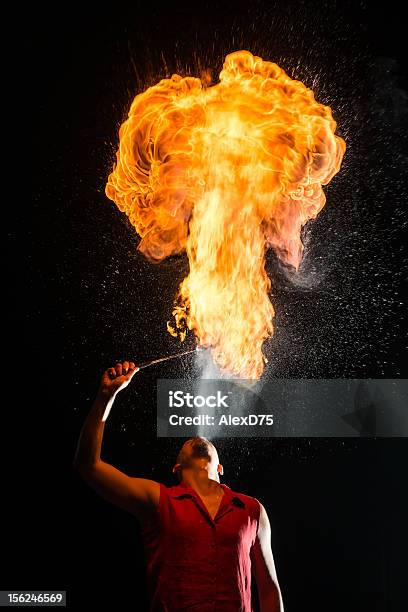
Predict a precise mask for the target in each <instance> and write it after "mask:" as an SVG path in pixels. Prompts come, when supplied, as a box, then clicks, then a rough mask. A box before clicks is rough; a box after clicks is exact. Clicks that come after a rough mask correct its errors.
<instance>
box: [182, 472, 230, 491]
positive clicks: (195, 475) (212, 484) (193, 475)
mask: <svg viewBox="0 0 408 612" xmlns="http://www.w3.org/2000/svg"><path fill="white" fill-rule="evenodd" d="M182 482H184V484H186V485H189V486H190V487H192V488H193V489H194V491H196V492H197V493H198V494H199V495H203V496H207V495H212V494H213V493H215V492H218V491H219V490H220V488H221V485H220V483H219V480H218V478H217V480H215V479H214V478H210V477H209V476H208V473H207V472H206V471H205V470H202V471H201V472H186V473H184V474H183V480H182Z"/></svg>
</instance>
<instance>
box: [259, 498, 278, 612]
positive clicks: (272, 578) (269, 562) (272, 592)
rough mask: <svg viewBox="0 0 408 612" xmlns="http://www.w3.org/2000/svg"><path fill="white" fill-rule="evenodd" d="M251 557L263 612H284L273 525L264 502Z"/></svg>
mask: <svg viewBox="0 0 408 612" xmlns="http://www.w3.org/2000/svg"><path fill="white" fill-rule="evenodd" d="M251 559H252V564H253V568H254V574H255V579H256V583H257V587H258V593H259V603H260V607H261V612H284V610H283V602H282V595H281V592H280V588H279V583H278V578H277V576H276V569H275V562H274V559H273V554H272V548H271V526H270V523H269V518H268V515H267V513H266V510H265V508H264V507H263V505H262V504H261V511H260V516H259V527H258V534H257V537H256V540H255V543H254V545H253V547H252V550H251Z"/></svg>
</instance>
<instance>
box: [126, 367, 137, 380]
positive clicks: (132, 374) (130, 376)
mask: <svg viewBox="0 0 408 612" xmlns="http://www.w3.org/2000/svg"><path fill="white" fill-rule="evenodd" d="M138 371H139V368H134V369H133V370H129V372H128V373H127V374H126V378H127V380H131V378H133V376H134V375H135V374H136V372H138Z"/></svg>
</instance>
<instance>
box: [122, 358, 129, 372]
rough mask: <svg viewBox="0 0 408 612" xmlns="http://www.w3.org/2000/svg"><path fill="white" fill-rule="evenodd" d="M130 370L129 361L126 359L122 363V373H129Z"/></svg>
mask: <svg viewBox="0 0 408 612" xmlns="http://www.w3.org/2000/svg"><path fill="white" fill-rule="evenodd" d="M128 371H129V362H128V361H124V362H123V363H122V374H127V373H128Z"/></svg>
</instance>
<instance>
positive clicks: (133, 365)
mask: <svg viewBox="0 0 408 612" xmlns="http://www.w3.org/2000/svg"><path fill="white" fill-rule="evenodd" d="M135 367H136V366H135V364H134V363H133V361H129V369H130V370H134V369H135Z"/></svg>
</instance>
